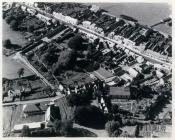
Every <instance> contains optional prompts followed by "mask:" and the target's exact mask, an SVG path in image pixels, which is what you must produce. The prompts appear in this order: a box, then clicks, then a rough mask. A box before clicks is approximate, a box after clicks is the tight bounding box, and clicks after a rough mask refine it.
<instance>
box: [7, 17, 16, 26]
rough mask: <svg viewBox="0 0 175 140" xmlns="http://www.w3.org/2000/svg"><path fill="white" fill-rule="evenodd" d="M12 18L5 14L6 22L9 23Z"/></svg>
mask: <svg viewBox="0 0 175 140" xmlns="http://www.w3.org/2000/svg"><path fill="white" fill-rule="evenodd" d="M13 19H14V18H13V16H7V17H6V22H7V23H8V24H10V22H11V21H12V20H13Z"/></svg>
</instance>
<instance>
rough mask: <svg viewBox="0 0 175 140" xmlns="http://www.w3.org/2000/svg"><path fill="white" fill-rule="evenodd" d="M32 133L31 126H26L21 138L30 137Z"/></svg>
mask: <svg viewBox="0 0 175 140" xmlns="http://www.w3.org/2000/svg"><path fill="white" fill-rule="evenodd" d="M30 135H31V133H30V129H29V126H27V125H24V126H23V128H22V131H21V137H30Z"/></svg>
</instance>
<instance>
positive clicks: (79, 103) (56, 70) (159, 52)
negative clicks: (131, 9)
mask: <svg viewBox="0 0 175 140" xmlns="http://www.w3.org/2000/svg"><path fill="white" fill-rule="evenodd" d="M2 14H3V22H4V23H5V24H7V26H8V27H9V28H10V29H9V30H11V32H15V33H19V34H20V35H21V36H22V37H23V39H24V40H25V43H24V44H23V45H19V44H17V43H16V42H14V41H13V40H11V39H10V38H6V39H5V40H3V56H4V57H7V58H11V59H12V60H13V61H15V62H17V63H19V64H20V65H21V66H22V67H21V68H19V69H18V71H17V72H16V77H14V78H8V77H3V79H2V84H3V85H2V86H3V88H2V89H3V92H2V93H3V95H2V102H3V103H2V105H3V136H4V137H170V136H171V129H172V107H171V105H172V66H171V63H172V36H171V35H169V34H165V33H163V32H160V31H158V30H155V29H154V28H153V27H155V26H157V25H159V24H162V23H163V24H167V25H166V26H169V27H171V25H172V23H171V22H172V21H171V17H168V18H166V17H165V19H163V21H161V22H160V23H157V24H155V25H153V26H152V27H149V26H146V25H142V24H140V23H139V21H138V20H137V19H135V18H133V17H130V16H127V15H120V17H116V16H114V15H112V14H110V13H109V12H108V11H106V10H104V9H103V8H100V7H99V6H97V5H94V4H83V3H46V2H19V3H18V2H13V3H9V2H4V3H3V13H2ZM3 34H6V33H5V32H3ZM26 71H28V73H27V72H26Z"/></svg>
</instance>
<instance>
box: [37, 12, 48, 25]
mask: <svg viewBox="0 0 175 140" xmlns="http://www.w3.org/2000/svg"><path fill="white" fill-rule="evenodd" d="M36 17H37V18H39V19H40V20H42V21H43V22H45V23H47V24H48V25H50V24H51V23H50V21H51V18H49V17H46V16H44V15H42V14H37V15H36Z"/></svg>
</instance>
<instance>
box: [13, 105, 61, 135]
mask: <svg viewBox="0 0 175 140" xmlns="http://www.w3.org/2000/svg"><path fill="white" fill-rule="evenodd" d="M55 119H59V120H60V119H61V115H60V110H59V107H58V106H54V105H52V104H50V103H49V102H42V103H37V104H24V105H23V106H22V110H21V114H20V118H19V119H18V121H17V122H16V124H15V126H14V128H13V130H12V131H13V132H20V131H21V130H22V128H23V126H24V125H28V126H29V129H31V130H34V129H41V127H44V128H46V127H47V124H48V123H49V122H53V121H54V120H55Z"/></svg>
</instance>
